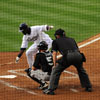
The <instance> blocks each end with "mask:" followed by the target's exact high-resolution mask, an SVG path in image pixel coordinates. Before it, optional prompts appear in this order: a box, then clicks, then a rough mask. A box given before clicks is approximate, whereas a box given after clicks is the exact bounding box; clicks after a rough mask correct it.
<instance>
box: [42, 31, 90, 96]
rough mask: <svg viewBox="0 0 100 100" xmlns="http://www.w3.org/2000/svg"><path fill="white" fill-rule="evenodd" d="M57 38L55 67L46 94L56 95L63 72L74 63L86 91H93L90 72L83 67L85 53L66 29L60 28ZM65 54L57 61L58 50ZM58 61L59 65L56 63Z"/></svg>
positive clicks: (54, 57) (54, 56)
mask: <svg viewBox="0 0 100 100" xmlns="http://www.w3.org/2000/svg"><path fill="white" fill-rule="evenodd" d="M55 38H56V39H55V40H54V41H53V43H52V50H53V62H54V67H53V70H52V73H51V76H50V84H49V87H48V89H46V90H44V91H43V92H44V93H45V94H49V95H54V94H55V93H54V91H55V90H56V89H57V87H58V84H59V79H60V75H61V73H62V72H63V71H64V70H65V69H66V68H68V67H69V66H70V65H74V66H75V68H76V69H77V71H78V75H79V79H80V83H81V86H82V87H83V88H85V91H87V92H91V91H92V85H91V82H90V80H89V77H88V74H87V73H86V71H85V69H84V68H83V62H85V61H86V59H85V56H84V54H83V53H80V51H79V48H78V46H77V44H76V42H75V40H74V39H72V38H70V37H66V36H65V31H64V30H62V29H58V30H56V32H55ZM58 51H59V52H60V53H61V54H62V55H63V56H62V58H61V59H60V60H59V61H57V52H58ZM56 61H57V62H58V65H57V64H56Z"/></svg>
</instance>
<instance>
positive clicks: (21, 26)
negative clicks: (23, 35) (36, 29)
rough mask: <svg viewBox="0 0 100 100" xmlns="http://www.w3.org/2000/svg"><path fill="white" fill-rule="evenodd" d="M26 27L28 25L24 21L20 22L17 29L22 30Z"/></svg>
mask: <svg viewBox="0 0 100 100" xmlns="http://www.w3.org/2000/svg"><path fill="white" fill-rule="evenodd" d="M27 28H28V25H27V24H26V23H22V24H20V26H19V31H20V32H23V31H24V30H26V29H27Z"/></svg>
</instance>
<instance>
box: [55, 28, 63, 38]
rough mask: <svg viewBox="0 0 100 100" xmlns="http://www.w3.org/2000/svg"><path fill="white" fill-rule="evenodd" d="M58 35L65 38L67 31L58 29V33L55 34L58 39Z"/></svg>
mask: <svg viewBox="0 0 100 100" xmlns="http://www.w3.org/2000/svg"><path fill="white" fill-rule="evenodd" d="M56 35H59V36H60V37H63V36H65V31H64V30H63V29H58V30H56V32H55V34H54V36H55V38H57V37H56Z"/></svg>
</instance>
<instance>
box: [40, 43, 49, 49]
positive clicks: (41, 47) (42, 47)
mask: <svg viewBox="0 0 100 100" xmlns="http://www.w3.org/2000/svg"><path fill="white" fill-rule="evenodd" d="M47 49H48V44H47V43H46V42H45V41H41V42H40V43H39V45H38V50H47Z"/></svg>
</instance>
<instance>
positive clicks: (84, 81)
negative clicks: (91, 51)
mask: <svg viewBox="0 0 100 100" xmlns="http://www.w3.org/2000/svg"><path fill="white" fill-rule="evenodd" d="M75 66H76V68H77V71H78V75H79V79H80V82H81V85H82V87H83V88H85V89H86V91H88V92H91V91H92V85H91V82H90V80H89V77H88V74H87V73H86V71H85V69H84V68H83V64H82V63H81V64H77V65H75Z"/></svg>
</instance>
